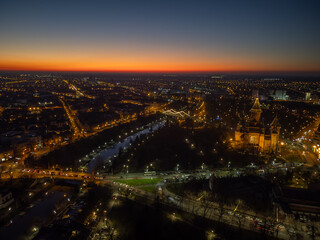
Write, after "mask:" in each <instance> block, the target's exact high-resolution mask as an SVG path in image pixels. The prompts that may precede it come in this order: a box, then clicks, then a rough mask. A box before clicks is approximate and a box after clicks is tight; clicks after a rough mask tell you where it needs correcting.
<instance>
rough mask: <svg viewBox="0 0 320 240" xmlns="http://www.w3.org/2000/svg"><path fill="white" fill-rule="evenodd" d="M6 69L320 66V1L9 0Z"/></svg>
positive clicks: (2, 12)
mask: <svg viewBox="0 0 320 240" xmlns="http://www.w3.org/2000/svg"><path fill="white" fill-rule="evenodd" d="M0 30H1V37H0V52H2V54H1V56H0V69H1V68H2V69H37V68H38V69H49V70H50V69H65V70H72V69H74V70H81V69H83V70H106V71H109V70H190V71H196V70H317V71H319V70H320V44H319V43H320V1H302V0H300V1H280V0H278V1H257V0H256V1H239V0H237V1H214V0H212V1H174V0H172V1H88V0H87V1H70V0H69V1H43V0H42V1H14V0H13V1H9V0H8V1H1V3H0Z"/></svg>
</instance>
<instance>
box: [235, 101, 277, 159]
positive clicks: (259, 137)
mask: <svg viewBox="0 0 320 240" xmlns="http://www.w3.org/2000/svg"><path fill="white" fill-rule="evenodd" d="M261 113H262V109H261V107H260V103H259V98H256V100H255V102H254V104H253V107H252V108H251V110H250V117H249V118H248V119H243V120H242V121H241V122H240V123H238V125H237V128H236V131H235V142H234V147H235V148H236V149H242V150H254V151H258V152H263V153H276V152H277V151H278V150H279V134H280V124H279V121H278V118H277V117H275V118H274V120H273V121H272V123H271V124H270V127H269V128H266V127H265V125H264V123H263V121H262V119H261Z"/></svg>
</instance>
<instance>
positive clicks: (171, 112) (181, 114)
mask: <svg viewBox="0 0 320 240" xmlns="http://www.w3.org/2000/svg"><path fill="white" fill-rule="evenodd" d="M162 113H163V114H165V115H168V116H173V117H181V118H186V117H190V115H189V114H188V113H186V112H185V111H176V110H174V109H172V108H171V109H169V110H165V111H162Z"/></svg>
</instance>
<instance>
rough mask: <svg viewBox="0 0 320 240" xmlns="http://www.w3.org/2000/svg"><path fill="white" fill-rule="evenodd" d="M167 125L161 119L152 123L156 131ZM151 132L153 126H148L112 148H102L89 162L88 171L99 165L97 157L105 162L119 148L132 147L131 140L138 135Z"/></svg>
mask: <svg viewBox="0 0 320 240" xmlns="http://www.w3.org/2000/svg"><path fill="white" fill-rule="evenodd" d="M164 125H165V121H161V122H159V123H156V124H154V125H152V130H153V131H155V130H157V129H159V128H161V127H163V126H164ZM149 133H151V126H148V127H147V128H145V129H143V130H141V131H139V132H136V133H134V134H132V135H131V136H128V137H126V138H125V139H123V140H122V142H118V143H115V144H114V145H113V146H112V147H111V148H106V149H105V150H102V151H101V152H100V153H99V154H97V155H96V156H95V157H94V158H93V159H92V160H91V161H90V162H89V164H88V170H87V172H92V171H93V170H94V168H95V167H96V165H97V161H96V160H97V159H98V158H100V157H101V158H102V159H103V161H104V162H106V161H108V160H110V159H111V158H112V157H113V156H114V155H117V154H118V153H119V149H120V148H122V149H123V150H125V149H126V148H128V147H130V141H134V140H135V139H136V137H138V136H139V137H140V136H142V135H146V134H149Z"/></svg>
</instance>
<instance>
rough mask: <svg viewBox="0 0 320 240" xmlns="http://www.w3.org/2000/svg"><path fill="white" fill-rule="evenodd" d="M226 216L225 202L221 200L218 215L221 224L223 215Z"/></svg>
mask: <svg viewBox="0 0 320 240" xmlns="http://www.w3.org/2000/svg"><path fill="white" fill-rule="evenodd" d="M224 214H225V208H224V204H223V202H222V201H221V200H220V201H219V204H218V215H219V222H221V220H222V217H223V215H224Z"/></svg>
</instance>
